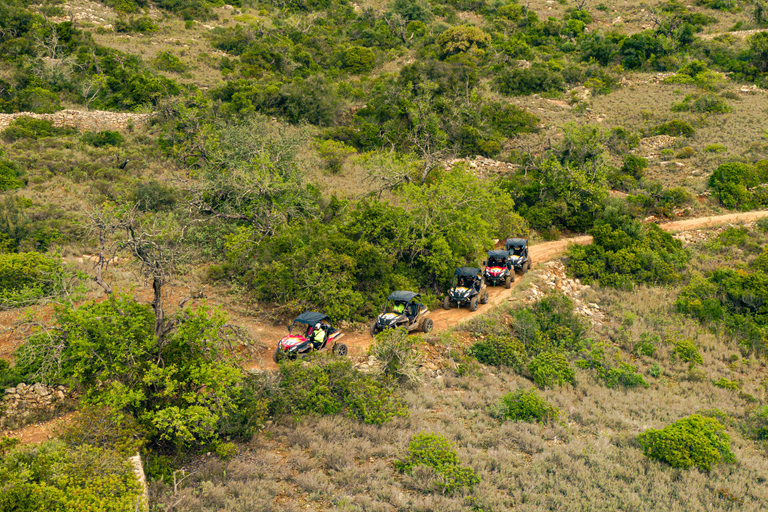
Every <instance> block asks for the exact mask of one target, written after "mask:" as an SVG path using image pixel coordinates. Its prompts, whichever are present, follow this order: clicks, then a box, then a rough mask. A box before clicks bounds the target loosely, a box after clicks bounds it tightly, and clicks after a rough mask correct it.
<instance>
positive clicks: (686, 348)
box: [672, 337, 704, 367]
mask: <svg viewBox="0 0 768 512" xmlns="http://www.w3.org/2000/svg"><path fill="white" fill-rule="evenodd" d="M672 343H674V345H675V347H674V348H673V349H672V356H673V357H679V358H680V360H681V361H683V362H686V363H689V364H690V365H691V367H693V366H695V365H697V364H703V363H704V360H703V359H702V357H701V354H700V353H699V347H698V346H696V342H694V341H693V340H692V339H690V338H682V337H680V338H673V339H672Z"/></svg>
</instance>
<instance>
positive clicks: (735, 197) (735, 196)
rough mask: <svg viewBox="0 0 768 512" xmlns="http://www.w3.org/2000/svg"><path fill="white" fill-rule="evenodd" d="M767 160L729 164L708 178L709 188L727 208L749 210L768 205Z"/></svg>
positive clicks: (721, 166) (720, 167) (716, 170)
mask: <svg viewBox="0 0 768 512" xmlns="http://www.w3.org/2000/svg"><path fill="white" fill-rule="evenodd" d="M767 183H768V160H760V161H759V162H756V163H755V164H754V165H753V164H747V163H742V162H729V163H725V164H722V165H720V166H719V167H718V168H717V169H715V171H714V172H713V173H712V175H711V176H710V177H709V188H710V189H712V192H713V195H715V197H717V198H718V200H719V201H720V203H721V204H722V205H723V206H725V207H727V208H736V209H739V210H750V209H753V208H757V207H759V206H762V205H766V204H768V188H766V187H765V186H764V185H765V184H767Z"/></svg>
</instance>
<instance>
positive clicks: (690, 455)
mask: <svg viewBox="0 0 768 512" xmlns="http://www.w3.org/2000/svg"><path fill="white" fill-rule="evenodd" d="M638 442H639V443H640V446H641V447H642V449H643V453H644V454H645V455H646V456H647V457H649V458H651V459H654V460H658V461H661V462H666V463H667V464H669V465H670V466H672V467H675V468H683V469H689V468H692V467H696V468H699V469H703V470H705V471H709V470H710V469H711V467H712V465H713V464H717V463H719V462H721V461H724V462H734V461H735V458H734V456H733V453H732V452H731V446H730V442H731V438H730V436H728V434H727V433H726V432H725V427H723V426H722V425H721V424H720V422H718V421H717V420H716V419H714V418H706V417H704V416H701V415H698V414H694V415H691V416H688V417H687V418H682V419H680V420H678V421H676V422H675V423H673V424H671V425H668V426H666V427H664V428H663V429H661V430H656V429H648V430H646V431H645V432H643V433H642V434H640V435H639V436H638Z"/></svg>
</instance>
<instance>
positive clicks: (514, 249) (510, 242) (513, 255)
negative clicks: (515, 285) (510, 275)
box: [506, 238, 533, 281]
mask: <svg viewBox="0 0 768 512" xmlns="http://www.w3.org/2000/svg"><path fill="white" fill-rule="evenodd" d="M506 245H507V251H508V252H509V259H510V260H511V261H512V266H513V267H514V268H515V270H516V271H517V272H520V273H521V274H525V273H526V272H528V271H529V270H530V269H531V266H532V265H533V261H532V260H531V257H530V256H528V240H527V239H525V238H507V244H506ZM513 281H514V279H513Z"/></svg>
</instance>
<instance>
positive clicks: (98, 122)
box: [0, 110, 153, 132]
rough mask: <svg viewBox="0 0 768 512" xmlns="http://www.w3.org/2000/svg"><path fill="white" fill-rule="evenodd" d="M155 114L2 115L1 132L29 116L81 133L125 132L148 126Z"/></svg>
mask: <svg viewBox="0 0 768 512" xmlns="http://www.w3.org/2000/svg"><path fill="white" fill-rule="evenodd" d="M152 115H153V114H133V113H125V112H106V111H103V110H88V111H82V110H60V111H59V112H55V113H53V114H34V113H32V112H16V113H15V114H0V130H5V129H6V128H8V125H9V124H11V121H13V120H14V119H16V118H17V117H22V116H28V117H33V118H35V119H47V120H49V121H52V122H53V126H56V127H61V126H72V127H74V128H77V129H78V130H80V131H92V132H96V131H102V130H113V131H125V130H127V129H128V126H129V125H131V124H132V125H133V126H135V127H137V128H138V127H139V126H141V125H144V124H146V123H147V122H148V121H149V118H150V117H152Z"/></svg>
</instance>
